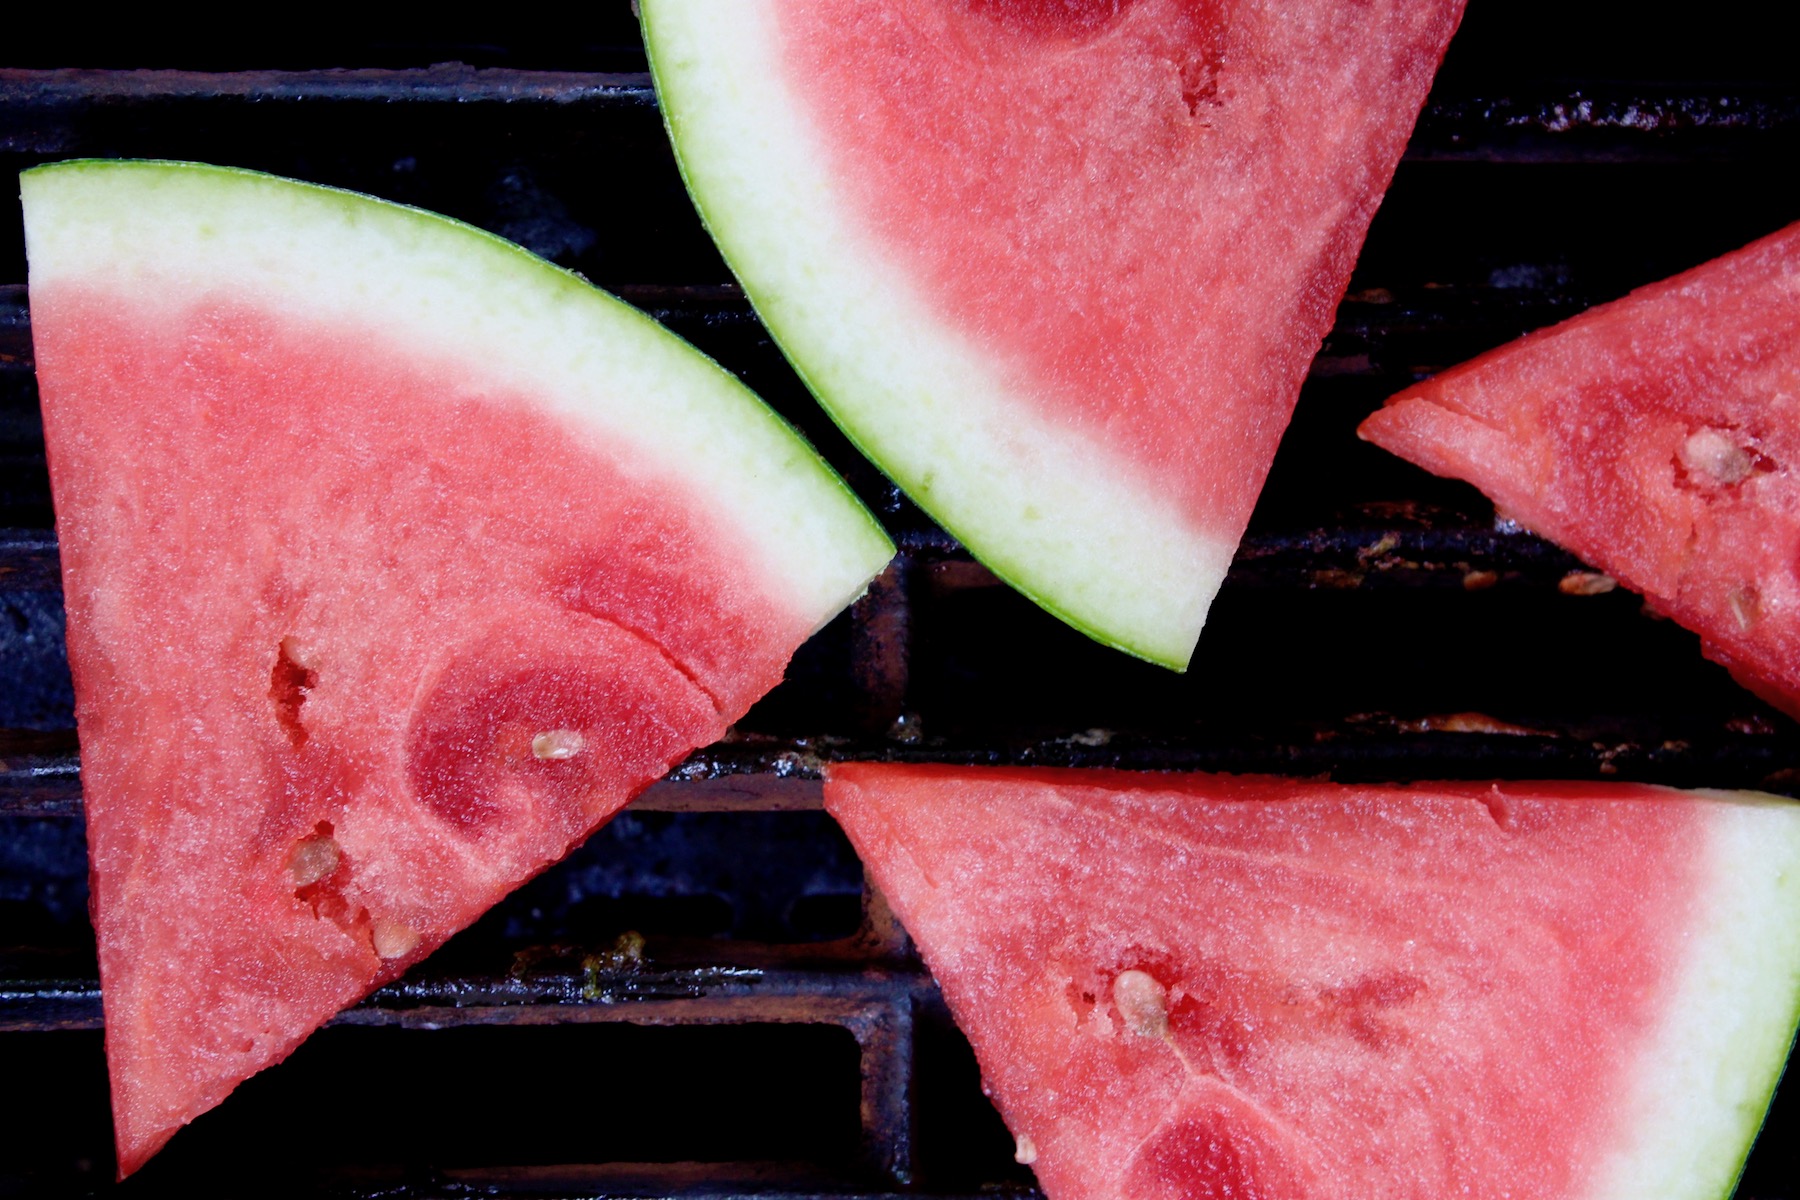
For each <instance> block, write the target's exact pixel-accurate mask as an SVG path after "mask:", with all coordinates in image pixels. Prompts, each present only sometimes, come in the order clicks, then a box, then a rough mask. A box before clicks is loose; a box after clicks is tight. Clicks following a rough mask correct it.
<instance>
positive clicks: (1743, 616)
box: [1726, 583, 1762, 633]
mask: <svg viewBox="0 0 1800 1200" xmlns="http://www.w3.org/2000/svg"><path fill="white" fill-rule="evenodd" d="M1726 601H1727V602H1728V603H1729V604H1730V605H1731V615H1732V616H1733V617H1734V618H1735V619H1736V620H1737V625H1738V629H1739V630H1740V631H1742V632H1744V633H1749V632H1750V628H1751V626H1753V625H1755V624H1756V621H1757V618H1758V617H1760V616H1762V598H1761V597H1760V596H1759V595H1757V592H1756V585H1755V584H1753V583H1741V584H1739V585H1738V586H1737V587H1734V588H1732V589H1731V595H1729V596H1727V597H1726Z"/></svg>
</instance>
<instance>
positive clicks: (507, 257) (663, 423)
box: [20, 159, 894, 624]
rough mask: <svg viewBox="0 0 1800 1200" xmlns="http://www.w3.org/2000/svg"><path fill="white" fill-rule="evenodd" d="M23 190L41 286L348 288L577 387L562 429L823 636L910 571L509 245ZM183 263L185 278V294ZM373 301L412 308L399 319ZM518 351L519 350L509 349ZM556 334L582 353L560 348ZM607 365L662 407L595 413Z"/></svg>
mask: <svg viewBox="0 0 1800 1200" xmlns="http://www.w3.org/2000/svg"><path fill="white" fill-rule="evenodd" d="M20 179H21V188H22V190H23V192H24V193H25V194H27V195H28V196H30V197H32V207H33V210H34V212H35V213H36V214H37V216H36V217H35V218H34V221H33V222H32V226H31V228H29V229H28V230H27V249H28V254H29V257H30V261H31V266H32V273H33V283H34V286H37V285H41V284H42V283H43V282H44V279H45V278H46V277H47V278H52V279H65V278H66V279H69V280H71V281H74V282H79V283H90V284H93V283H97V284H99V285H100V286H107V285H109V284H110V285H112V286H115V287H117V288H119V289H121V290H122V291H123V292H124V293H125V294H127V295H131V294H145V295H149V296H152V297H153V298H155V299H160V293H162V292H167V291H171V290H172V291H176V292H183V291H185V292H186V293H188V294H197V293H205V292H208V291H216V292H220V293H224V294H229V293H230V292H231V291H232V290H233V289H236V288H239V287H240V286H241V287H243V288H244V289H246V291H248V292H251V293H255V294H258V295H263V294H266V295H268V296H269V297H270V298H272V299H274V300H275V301H277V302H284V301H291V300H293V296H291V295H290V294H289V293H288V292H287V291H285V290H284V288H283V282H284V281H283V280H282V278H281V275H282V271H283V270H284V268H285V269H294V268H298V270H299V271H300V272H301V273H302V274H305V273H306V272H311V275H310V277H308V278H306V279H302V280H300V281H299V283H300V285H301V286H305V285H321V284H322V285H323V287H324V288H325V289H326V290H330V289H332V288H335V289H337V291H336V292H335V293H334V294H335V295H336V296H337V298H339V299H343V300H346V301H347V302H348V303H349V304H350V305H351V307H352V308H353V309H355V310H357V315H358V316H359V317H362V318H365V319H367V320H368V321H369V323H370V324H381V323H383V322H385V323H386V324H387V326H388V327H389V328H390V330H391V331H394V332H396V333H398V334H400V335H403V336H407V337H423V338H425V339H426V341H427V344H435V345H436V348H437V349H440V350H441V351H442V352H443V353H444V354H446V355H452V356H454V355H466V354H472V353H474V350H473V349H472V347H473V346H479V350H480V352H481V357H480V362H481V365H482V366H483V367H484V368H488V367H498V368H500V369H502V370H503V371H508V372H510V375H511V378H510V379H509V381H512V380H514V379H516V380H525V381H530V380H533V379H535V378H536V377H537V375H538V373H539V372H540V371H543V372H546V373H547V372H551V371H561V372H562V373H563V374H562V376H561V377H560V378H562V379H564V380H566V381H574V383H575V384H576V387H575V388H574V389H571V390H569V391H568V392H567V396H566V397H551V398H550V401H549V402H550V403H551V404H552V405H553V406H554V407H555V411H556V413H557V415H558V416H566V417H568V418H570V419H571V420H572V421H573V422H574V423H575V424H577V425H578V426H584V427H585V428H586V429H587V430H588V431H589V432H590V434H596V435H598V434H603V435H604V436H605V437H606V438H608V439H609V440H622V441H625V442H627V443H628V444H629V443H636V444H638V445H639V446H640V447H641V448H642V449H643V450H644V456H645V457H646V458H647V459H648V460H649V462H650V464H652V465H651V468H650V469H655V470H662V471H666V472H670V473H674V474H678V475H680V476H681V477H682V478H683V481H684V482H685V483H687V484H688V485H690V486H691V487H693V488H694V489H695V491H696V493H697V494H698V495H701V496H707V497H709V498H711V499H713V500H714V501H715V502H716V504H717V506H718V508H719V509H720V511H721V512H722V513H723V515H724V516H725V517H726V518H727V519H728V520H733V521H735V522H736V524H737V526H738V530H737V531H738V532H741V533H742V534H743V535H744V538H743V540H744V541H745V542H746V543H749V544H751V545H753V546H754V547H755V552H754V555H755V560H756V561H757V562H758V565H759V566H760V567H761V568H762V574H763V577H764V578H765V580H766V581H767V582H768V583H769V584H770V586H771V587H772V588H774V589H775V590H776V591H777V592H782V591H788V592H792V593H793V597H792V598H793V603H794V607H795V608H796V610H801V611H807V612H810V613H812V614H814V615H815V618H816V620H817V621H818V622H819V623H820V624H822V623H823V622H824V621H825V620H827V619H829V618H830V616H832V615H834V614H835V613H836V612H837V611H838V610H839V609H841V608H842V607H843V606H844V605H845V604H847V603H849V602H850V601H851V600H852V599H854V598H855V597H856V596H857V595H859V594H861V592H862V591H863V589H864V588H865V587H866V586H867V582H868V580H869V579H870V578H871V577H872V576H873V575H875V574H876V573H877V572H879V571H880V570H881V568H882V567H883V566H884V565H885V564H886V562H887V561H888V560H889V559H890V558H891V557H892V555H893V552H894V547H893V544H892V542H891V541H890V540H889V539H888V537H887V535H886V533H885V531H883V530H882V528H881V526H880V524H879V523H878V522H877V521H876V519H875V517H874V516H873V515H872V514H871V513H870V512H869V511H868V510H867V509H866V508H865V507H864V506H863V505H862V504H861V502H860V501H859V500H858V499H857V498H856V496H855V494H854V493H853V492H852V491H851V490H850V488H849V486H848V485H847V484H846V483H845V482H844V480H843V479H842V478H841V477H840V476H839V475H838V474H837V473H836V472H835V471H834V470H833V469H832V468H831V467H830V466H829V465H828V464H827V463H826V462H825V461H824V460H823V459H822V458H821V457H820V456H819V455H818V453H817V451H815V450H814V449H813V447H812V446H811V445H809V444H808V443H807V442H806V440H805V439H804V438H803V437H802V436H801V435H800V434H799V433H798V432H797V431H796V430H795V429H794V428H793V427H792V426H791V425H789V424H788V423H787V422H786V421H784V420H783V419H782V418H781V417H780V416H779V415H778V414H777V413H775V412H774V410H772V409H770V408H769V407H768V406H767V405H766V404H764V403H763V402H762V401H761V399H760V398H758V397H757V396H756V395H755V394H754V393H753V392H751V391H750V390H749V389H748V388H747V387H745V386H744V385H743V383H741V382H740V381H739V380H738V379H737V378H736V377H735V376H733V375H732V374H731V373H730V372H728V371H726V370H725V369H724V368H723V367H721V366H720V365H719V364H718V363H716V362H714V361H713V360H712V359H711V358H709V357H707V356H706V355H704V354H703V353H701V352H700V351H699V350H698V349H696V348H694V347H693V346H692V345H690V344H689V343H687V342H686V341H684V340H682V339H681V338H679V337H677V336H676V335H675V334H673V333H671V332H670V331H669V330H667V329H665V328H663V327H662V326H661V325H660V324H658V323H657V322H656V321H655V320H654V319H653V318H651V317H650V316H648V315H646V314H645V313H642V312H640V311H639V310H637V309H635V308H633V307H631V306H630V305H628V304H626V303H625V302H624V301H622V300H619V299H618V298H616V297H614V296H611V295H609V294H607V293H606V292H604V291H602V290H600V289H599V288H596V287H594V286H593V285H592V284H590V283H588V282H587V281H586V280H585V279H583V278H581V277H580V276H579V275H577V274H575V273H574V272H572V271H569V270H566V269H564V268H562V267H559V266H557V265H555V264H554V263H551V262H548V261H546V260H545V259H543V258H540V257H538V256H537V255H535V254H533V253H531V252H530V251H528V250H526V249H525V248H523V247H521V246H519V245H517V244H515V243H513V242H510V241H507V240H506V239H505V238H502V237H499V236H497V235H495V234H492V233H489V232H487V231H486V230H483V229H480V228H477V227H476V226H473V225H469V224H467V223H465V222H462V221H458V220H455V219H453V218H450V217H445V216H442V215H440V214H437V213H432V212H428V211H425V210H423V209H418V208H412V207H409V206H406V205H402V204H396V203H393V202H391V201H387V200H382V199H379V198H376V197H372V196H367V195H364V194H362V193H358V192H353V191H348V190H345V189H340V188H333V187H327V186H323V185H320V184H313V183H305V182H302V181H298V180H291V179H286V178H282V177H280V176H275V175H267V174H263V173H261V172H256V171H249V170H244V169H241V168H235V167H221V166H212V165H207V164H200V163H185V162H171V161H162V160H149V159H124V160H110V159H79V160H72V161H68V162H62V163H55V164H50V165H47V166H42V167H36V168H33V169H31V170H28V171H26V172H24V173H23V174H22V175H21V177H20ZM302 236H306V237H313V236H328V237H341V238H342V239H343V240H344V243H345V244H346V245H351V246H362V247H364V248H367V247H368V246H371V245H381V246H382V247H383V248H384V249H385V248H387V247H391V248H392V255H391V261H388V262H377V261H375V260H373V259H370V260H369V261H364V262H346V263H335V262H334V263H332V264H331V266H329V267H326V266H323V265H321V264H318V263H315V262H314V261H313V258H314V256H313V255H312V254H310V253H309V252H302V251H299V250H298V249H297V247H298V246H299V243H300V239H301V238H302ZM384 238H385V239H386V241H385V242H383V241H382V240H381V239H384ZM290 239H292V240H293V244H292V245H291V246H290V245H289V241H290ZM284 254H286V256H287V257H286V259H284V257H283V256H284ZM213 260H219V261H213ZM170 263H181V264H182V266H181V267H180V268H179V269H180V271H181V274H180V275H179V276H175V275H171V274H170V272H171V271H174V270H176V268H174V267H171V266H170V265H169V264H170ZM390 266H404V267H406V268H408V269H409V271H410V272H413V273H414V274H413V275H412V277H410V278H404V279H402V278H391V277H390V274H391V275H406V274H408V273H409V271H393V272H391V273H388V274H384V271H385V269H386V268H387V267H390ZM333 271H335V272H336V274H333ZM151 288H154V289H155V292H151V291H150V289H151ZM409 288H410V289H412V290H411V291H408V290H407V289H409ZM133 289H136V291H135V292H134V291H133ZM259 289H260V290H259ZM371 295H373V296H376V297H377V298H382V297H386V298H388V299H390V300H391V299H392V298H393V297H394V296H398V297H400V298H401V300H403V301H404V302H405V303H403V304H395V305H391V306H390V307H391V308H392V310H393V311H389V308H386V307H383V305H381V304H380V303H378V302H377V301H376V300H371V299H370V296H371ZM408 306H410V307H408ZM434 324H435V325H436V326H437V327H434ZM509 333H510V334H516V335H518V337H519V339H520V340H519V341H518V342H517V343H515V344H512V345H508V344H505V335H507V334H509ZM553 333H560V334H564V335H566V336H565V337H563V339H562V340H561V341H556V342H553V341H551V340H550V339H551V337H552V336H553ZM434 338H435V339H436V343H431V339H434ZM533 342H536V343H538V344H535V345H534V344H531V343H533ZM600 348H604V349H605V350H607V351H608V352H611V351H613V350H614V349H615V348H616V349H617V350H618V352H619V353H618V359H617V361H613V362H609V363H608V364H607V366H608V367H609V368H618V369H623V370H625V371H628V372H637V373H638V375H639V376H640V377H641V378H642V379H649V380H653V381H654V383H655V384H656V385H659V386H654V387H652V388H650V389H649V395H650V396H651V397H652V398H653V399H654V400H655V401H656V402H657V403H656V404H640V405H637V406H636V407H635V408H633V409H631V411H626V408H627V405H626V404H625V403H624V402H619V403H615V404H614V405H613V407H612V408H610V409H609V408H607V407H605V406H604V403H590V402H589V397H590V396H591V395H593V394H597V392H596V393H589V392H586V391H583V390H581V389H582V388H583V387H584V386H585V385H584V382H583V381H585V380H587V379H589V378H592V377H593V373H592V372H583V371H581V370H580V367H581V363H582V361H583V357H584V356H586V355H590V354H593V353H597V352H598V350H599V349H600ZM559 355H560V356H561V357H558V356H559ZM658 372H661V373H662V374H661V375H659V374H658ZM546 377H547V376H546ZM599 386H600V385H598V384H596V385H595V387H596V389H597V388H598V387H599ZM522 390H526V389H522ZM619 390H621V391H623V390H626V389H619ZM637 394H639V393H635V392H634V393H632V395H634V396H635V395H637ZM697 430H699V431H703V432H704V433H705V435H706V436H705V437H704V438H700V437H696V431H697Z"/></svg>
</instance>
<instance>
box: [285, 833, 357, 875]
mask: <svg viewBox="0 0 1800 1200" xmlns="http://www.w3.org/2000/svg"><path fill="white" fill-rule="evenodd" d="M342 857H343V856H342V855H341V854H339V852H338V844H337V842H336V840H335V839H333V838H332V836H331V834H330V833H329V832H327V833H321V834H315V835H314V836H312V837H309V838H302V839H301V840H300V841H299V842H297V843H295V845H294V849H293V851H292V852H291V853H290V854H289V855H288V861H287V870H288V878H289V879H291V880H293V881H294V886H295V887H296V888H306V887H311V886H312V885H313V884H315V883H318V882H319V881H320V880H322V879H327V878H329V877H330V876H331V875H332V874H333V873H335V872H336V871H337V869H338V863H339V862H341V861H342Z"/></svg>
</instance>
